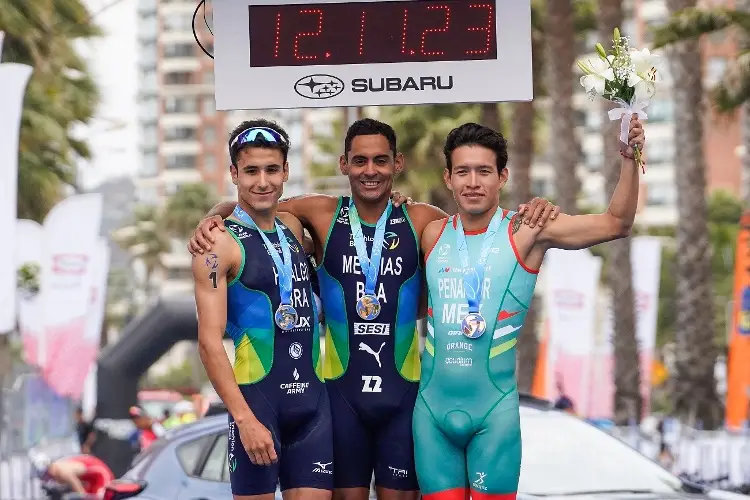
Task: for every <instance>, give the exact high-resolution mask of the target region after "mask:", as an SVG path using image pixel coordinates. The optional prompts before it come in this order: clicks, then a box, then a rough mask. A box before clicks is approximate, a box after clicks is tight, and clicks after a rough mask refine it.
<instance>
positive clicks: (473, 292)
mask: <svg viewBox="0 0 750 500" xmlns="http://www.w3.org/2000/svg"><path fill="white" fill-rule="evenodd" d="M502 214H503V212H502V210H500V209H499V208H498V210H497V212H495V215H494V216H493V217H492V220H491V221H490V225H489V227H488V228H487V231H486V232H485V233H484V241H483V242H482V252H481V253H480V254H479V261H478V262H477V263H476V264H475V265H474V266H471V265H470V264H469V248H468V245H467V243H466V234H465V233H464V226H463V224H461V218H460V217H459V216H458V215H455V216H454V217H456V246H457V248H458V257H459V258H460V259H461V266H462V267H463V273H462V274H463V282H464V294H466V300H467V302H468V303H469V314H479V302H480V301H481V300H482V288H483V283H484V266H485V264H486V263H487V255H488V254H489V252H490V248H491V247H492V244H493V242H494V240H495V236H496V235H497V229H498V227H500V223H501V222H502V221H503V215H502Z"/></svg>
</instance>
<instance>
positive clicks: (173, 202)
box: [162, 184, 218, 240]
mask: <svg viewBox="0 0 750 500" xmlns="http://www.w3.org/2000/svg"><path fill="white" fill-rule="evenodd" d="M217 202H218V197H217V196H216V194H215V193H214V191H212V190H211V189H210V188H209V187H208V186H207V185H206V184H183V185H181V186H180V187H179V189H178V190H177V192H176V193H175V194H173V195H172V196H170V197H169V199H168V200H167V205H166V208H165V209H164V212H163V214H162V222H163V224H164V227H165V228H166V230H167V231H168V232H169V233H170V234H171V235H173V236H176V237H178V238H181V239H185V240H187V239H188V238H189V237H190V236H192V234H193V231H195V227H196V226H197V225H198V223H199V222H200V221H201V219H202V218H203V217H204V215H205V214H206V213H207V212H208V211H209V210H211V207H213V206H214V205H215V204H216V203H217Z"/></svg>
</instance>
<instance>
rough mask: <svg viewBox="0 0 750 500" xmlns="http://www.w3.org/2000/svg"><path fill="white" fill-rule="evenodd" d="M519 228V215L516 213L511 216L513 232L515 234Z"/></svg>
mask: <svg viewBox="0 0 750 500" xmlns="http://www.w3.org/2000/svg"><path fill="white" fill-rule="evenodd" d="M519 229H521V217H519V216H518V215H516V216H515V217H513V234H516V233H517V232H518V230H519Z"/></svg>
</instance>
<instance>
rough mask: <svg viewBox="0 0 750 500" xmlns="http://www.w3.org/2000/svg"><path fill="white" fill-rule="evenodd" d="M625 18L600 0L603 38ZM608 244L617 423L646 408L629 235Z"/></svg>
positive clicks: (613, 145) (608, 144)
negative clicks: (636, 323) (644, 405)
mask: <svg viewBox="0 0 750 500" xmlns="http://www.w3.org/2000/svg"><path fill="white" fill-rule="evenodd" d="M622 22H623V12H622V0H600V2H599V9H598V11H597V25H598V30H599V36H600V38H601V40H602V42H604V41H606V40H608V39H611V37H612V33H613V32H614V30H615V28H618V27H620V26H621V25H622ZM610 107H611V105H610V104H609V103H608V102H606V101H603V102H602V113H603V114H604V115H605V116H604V117H603V120H602V123H603V124H604V125H603V127H602V147H603V157H604V176H605V185H606V190H607V196H612V193H614V190H615V186H617V181H618V180H619V178H620V168H621V161H620V144H619V142H620V141H619V138H618V135H619V131H620V124H619V122H617V121H614V122H612V121H609V118H608V117H607V116H606V113H607V110H608V109H610ZM608 247H609V248H608V256H607V257H608V258H607V259H605V263H606V266H607V269H606V271H605V272H606V274H607V277H608V280H607V281H608V284H609V288H610V290H611V293H612V312H613V317H614V325H613V327H614V328H613V330H614V359H615V368H614V372H615V373H614V385H615V394H614V398H615V400H614V405H613V408H614V420H615V422H617V423H618V424H627V423H628V421H629V420H630V419H634V420H635V421H640V419H641V416H642V414H641V413H642V408H643V399H642V398H641V391H640V386H641V385H640V384H641V371H640V362H639V357H638V354H639V349H638V340H637V337H636V327H635V307H634V306H635V299H634V292H633V269H632V266H631V261H630V238H624V239H621V240H617V241H613V242H611V243H609V244H608Z"/></svg>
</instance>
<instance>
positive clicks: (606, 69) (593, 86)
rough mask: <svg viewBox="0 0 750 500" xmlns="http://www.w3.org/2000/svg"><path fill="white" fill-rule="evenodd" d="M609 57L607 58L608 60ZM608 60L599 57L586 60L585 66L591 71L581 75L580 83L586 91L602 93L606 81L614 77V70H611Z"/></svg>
mask: <svg viewBox="0 0 750 500" xmlns="http://www.w3.org/2000/svg"><path fill="white" fill-rule="evenodd" d="M611 57H612V56H610V57H609V58H608V59H610V61H611ZM610 61H605V60H603V59H601V58H596V59H593V60H589V61H588V65H587V66H588V69H589V70H590V71H591V72H590V73H589V74H587V75H583V76H582V77H581V85H583V88H584V89H586V92H587V93H591V92H595V93H596V94H599V95H602V94H603V93H604V88H605V85H606V84H607V81H612V80H614V79H615V72H614V71H613V70H612V67H611V65H610Z"/></svg>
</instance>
